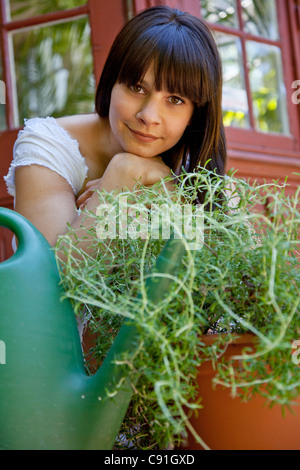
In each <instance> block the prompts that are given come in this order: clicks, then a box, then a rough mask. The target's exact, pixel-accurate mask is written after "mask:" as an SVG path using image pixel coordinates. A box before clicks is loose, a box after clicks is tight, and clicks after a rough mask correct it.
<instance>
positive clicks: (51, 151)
mask: <svg viewBox="0 0 300 470" xmlns="http://www.w3.org/2000/svg"><path fill="white" fill-rule="evenodd" d="M24 123H25V126H24V129H22V130H21V131H20V132H19V134H18V137H17V140H16V142H15V144H14V148H13V161H12V163H11V165H10V168H9V171H8V174H7V176H5V177H4V180H5V182H6V185H7V190H8V193H9V194H11V195H12V196H14V197H15V169H16V168H17V167H18V166H27V165H32V164H34V165H41V166H45V167H47V168H50V170H53V171H56V173H58V174H59V175H61V176H62V177H63V178H65V180H66V181H67V182H68V183H69V184H70V186H71V187H72V189H73V192H74V194H75V195H77V193H78V192H79V191H80V189H81V188H82V186H83V183H84V181H85V178H86V176H87V172H88V167H87V165H86V163H85V159H84V157H83V156H82V155H81V153H80V151H79V144H78V142H77V140H74V139H72V138H71V136H70V135H69V134H68V132H67V131H66V130H65V129H64V128H63V127H61V126H59V124H58V123H57V121H56V119H54V118H53V117H46V118H33V119H28V120H26V119H25V121H24Z"/></svg>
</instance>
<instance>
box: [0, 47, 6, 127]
mask: <svg viewBox="0 0 300 470" xmlns="http://www.w3.org/2000/svg"><path fill="white" fill-rule="evenodd" d="M5 101H6V94H5V83H4V80H3V70H2V56H1V38H0V131H3V130H5V129H6V116H5V106H6V104H5Z"/></svg>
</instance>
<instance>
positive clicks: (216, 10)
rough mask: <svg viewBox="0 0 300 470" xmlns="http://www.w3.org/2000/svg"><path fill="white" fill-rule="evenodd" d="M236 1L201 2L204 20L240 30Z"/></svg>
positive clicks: (206, 0) (211, 0)
mask: <svg viewBox="0 0 300 470" xmlns="http://www.w3.org/2000/svg"><path fill="white" fill-rule="evenodd" d="M235 2H236V0H201V10H202V15H203V18H204V19H205V20H207V21H210V22H211V23H222V24H223V25H225V26H231V27H233V28H238V17H237V11H236V3H235Z"/></svg>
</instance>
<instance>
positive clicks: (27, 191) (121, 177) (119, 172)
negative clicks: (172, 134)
mask: <svg viewBox="0 0 300 470" xmlns="http://www.w3.org/2000/svg"><path fill="white" fill-rule="evenodd" d="M170 174H171V172H170V169H169V168H168V167H167V166H166V165H165V164H164V163H163V162H162V159H161V158H160V157H154V158H143V157H139V156H137V155H134V154H129V153H121V154H117V155H115V156H114V157H113V158H112V160H111V161H110V163H109V165H108V166H107V168H106V170H105V172H104V174H103V176H102V178H100V179H99V180H98V184H97V187H94V188H93V189H98V190H99V191H101V190H102V189H104V190H106V191H107V192H111V191H117V192H120V191H122V189H123V188H124V189H125V188H127V189H129V190H131V191H132V190H133V188H134V186H135V185H136V182H137V180H139V181H140V182H141V183H142V184H144V185H147V186H151V185H153V184H155V183H156V182H157V181H159V180H160V179H162V178H164V177H166V176H169V175H170ZM170 189H171V188H170ZM98 206H99V195H98V194H97V192H93V194H91V195H90V197H89V198H88V200H87V201H86V209H87V210H89V211H92V212H93V213H96V210H97V207H98ZM15 208H16V211H17V212H19V213H20V214H22V215H24V216H25V217H26V218H27V219H28V220H30V221H31V222H32V223H33V224H34V225H35V226H36V227H37V228H38V229H39V230H40V232H41V233H42V234H43V235H44V236H45V238H46V239H47V240H48V242H49V243H50V245H51V246H54V245H55V244H56V241H57V237H58V235H63V234H65V233H67V232H68V230H69V227H68V224H69V225H70V226H71V227H72V228H73V229H75V230H76V232H77V233H78V237H79V238H80V234H81V231H82V235H86V228H87V227H90V226H91V224H93V223H94V219H93V218H92V217H90V218H89V217H88V216H87V215H86V214H83V215H78V213H77V211H76V202H75V196H74V193H73V190H72V188H71V186H70V185H69V184H68V183H67V181H66V180H65V179H64V178H63V177H61V176H60V175H59V174H57V173H56V172H54V171H52V170H49V169H48V168H46V167H42V166H38V165H30V166H24V167H18V168H17V169H16V207H15ZM89 244H90V240H88V239H86V240H85V241H82V242H80V248H81V249H83V250H87V251H88V247H89Z"/></svg>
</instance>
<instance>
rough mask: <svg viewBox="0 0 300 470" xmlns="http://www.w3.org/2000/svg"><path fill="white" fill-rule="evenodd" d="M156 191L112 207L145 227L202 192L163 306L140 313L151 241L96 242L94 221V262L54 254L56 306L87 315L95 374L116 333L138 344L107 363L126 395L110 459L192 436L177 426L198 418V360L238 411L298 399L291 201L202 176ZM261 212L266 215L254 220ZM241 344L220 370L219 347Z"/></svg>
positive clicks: (68, 248)
mask: <svg viewBox="0 0 300 470" xmlns="http://www.w3.org/2000/svg"><path fill="white" fill-rule="evenodd" d="M189 181H193V185H192V184H190V186H189V184H188V182H189ZM158 186H159V185H156V186H155V187H153V188H146V187H138V188H137V191H136V192H135V193H133V194H129V193H127V194H126V193H123V194H122V196H124V195H125V196H128V198H130V204H134V203H135V204H137V203H138V204H139V205H140V207H141V206H142V207H144V208H146V213H145V212H144V213H143V215H144V218H145V214H146V215H147V216H148V215H149V217H150V216H151V208H152V207H153V204H154V203H155V205H156V206H161V205H163V204H166V203H167V204H168V205H169V206H170V207H172V206H173V205H174V204H175V205H176V204H177V203H179V201H182V200H183V199H182V197H184V198H185V199H184V200H185V204H190V203H191V201H193V200H194V196H195V188H197V189H200V190H202V191H205V192H206V203H205V210H204V213H203V219H204V242H203V246H202V248H201V249H198V250H189V249H187V250H186V254H185V257H184V260H183V263H182V266H181V269H180V271H179V272H178V273H177V275H176V276H174V283H173V286H172V289H171V290H170V292H168V295H167V297H166V298H165V299H164V301H163V302H161V303H159V304H158V305H153V304H150V302H149V301H148V299H147V292H146V291H145V279H146V277H147V276H149V275H151V272H152V269H153V265H154V264H155V259H156V257H157V255H158V254H159V253H160V251H161V248H162V246H163V245H164V243H165V240H164V239H163V237H162V236H160V238H158V239H153V238H151V237H149V236H148V238H142V237H140V238H137V239H132V238H130V237H127V238H125V239H122V238H120V237H119V238H118V237H117V238H115V239H106V240H104V239H99V237H98V235H99V231H98V230H97V229H96V228H97V226H98V224H99V223H100V222H101V219H99V217H96V216H95V215H93V214H91V213H87V216H89V217H91V218H92V220H93V221H94V222H93V223H92V224H91V226H90V228H89V234H88V236H89V237H91V239H92V245H93V248H94V252H96V255H95V256H93V257H92V256H90V255H88V254H86V253H84V252H82V251H81V250H80V249H79V247H78V242H77V241H75V242H74V241H73V242H72V240H73V239H72V237H71V236H70V234H68V235H66V236H63V237H61V238H60V240H59V242H58V245H57V248H56V249H57V253H62V252H64V253H65V255H66V257H65V259H67V261H66V262H65V263H62V264H61V267H62V283H63V286H64V289H65V295H66V296H67V297H68V298H70V299H71V300H72V302H73V304H74V306H75V309H76V312H77V313H78V315H81V316H82V315H86V314H87V312H88V314H89V323H90V327H91V328H92V329H93V330H94V331H95V332H97V333H98V335H99V340H98V345H97V347H96V348H95V350H94V351H93V354H94V357H95V358H97V359H98V360H99V364H100V363H101V361H102V360H103V358H104V357H105V355H106V352H107V350H108V348H109V346H110V344H112V342H113V340H114V338H115V335H116V334H117V332H118V330H119V328H120V325H121V324H122V323H123V322H124V321H127V322H134V324H135V325H136V326H137V328H138V330H139V333H140V344H139V347H138V348H137V350H136V351H135V353H134V354H132V355H129V354H128V355H126V356H123V357H120V358H119V360H118V363H119V364H120V366H121V365H122V366H124V364H127V365H128V368H127V373H130V374H131V377H132V384H133V385H132V386H133V388H134V397H133V400H132V403H131V405H130V408H129V410H128V413H127V416H126V419H125V420H124V423H123V427H122V429H121V432H120V435H119V438H118V441H117V442H116V446H117V447H121V448H122V447H124V446H125V447H126V445H128V442H127V440H128V441H130V442H131V445H133V446H134V447H135V448H137V449H139V448H142V449H151V448H152V449H161V448H168V446H172V445H176V444H178V443H180V441H181V440H182V439H183V438H184V436H185V433H186V428H187V427H188V428H189V430H190V431H191V432H192V433H194V434H195V431H194V430H193V429H192V428H191V426H190V424H189V422H188V416H189V414H190V413H191V412H192V411H193V410H195V409H197V408H200V407H201V402H200V403H199V402H196V401H195V397H196V396H197V385H196V381H195V378H196V375H197V368H198V367H199V365H201V363H202V362H203V361H205V360H212V361H213V362H214V364H215V368H216V376H215V379H214V381H215V382H216V383H217V384H222V385H223V386H225V387H231V389H232V393H233V394H235V395H239V396H240V397H241V398H242V399H244V400H247V399H249V398H251V396H253V394H255V393H258V394H261V395H262V396H264V397H265V398H266V400H267V402H268V403H269V404H270V405H271V406H272V405H273V404H274V403H279V404H280V405H283V406H288V405H289V404H291V403H292V402H293V399H294V398H295V397H296V396H297V395H298V394H299V391H300V367H299V366H297V365H296V364H294V363H293V361H292V353H293V350H292V343H293V341H295V340H297V339H298V338H299V333H300V318H299V314H300V308H299V305H300V296H299V288H300V270H299V251H297V250H299V220H300V215H299V191H300V190H299V191H298V192H297V194H295V195H294V196H290V197H289V196H287V195H286V193H285V191H286V189H285V187H281V186H279V185H278V184H277V183H275V182H274V183H273V184H263V185H259V184H254V185H250V184H249V183H247V182H245V181H243V180H239V179H236V178H234V177H225V178H224V177H219V176H217V175H215V174H213V173H210V172H208V171H207V170H205V169H201V171H200V172H198V173H196V174H194V173H193V174H184V175H183V176H182V177H181V179H180V181H179V183H178V189H177V190H176V197H173V198H172V199H171V198H170V196H169V195H168V194H167V192H166V191H163V190H162V189H163V188H159V187H158ZM141 189H142V191H141ZM217 192H219V193H221V194H223V196H224V202H223V204H222V205H221V203H217V204H216V200H217V199H216V194H217ZM99 198H100V201H99V204H100V203H109V204H111V206H112V207H114V208H115V209H116V210H115V212H113V213H114V216H116V214H117V218H118V214H119V212H118V208H119V207H120V205H119V202H120V198H119V197H118V196H113V195H111V194H107V193H105V192H101V193H99ZM267 202H268V214H267V215H266V214H265V212H264V211H262V210H261V209H262V207H265V205H266V203H267ZM213 203H215V204H213ZM194 207H195V206H194ZM213 207H214V209H212V208H213ZM147 220H148V222H149V219H147ZM119 222H120V220H118V224H117V227H119ZM131 222H134V217H133V220H131ZM164 222H165V221H164ZM164 222H163V223H164ZM177 222H178V221H176V220H175V221H174V227H175V228H176V223H177ZM117 233H119V232H118V231H117ZM97 234H98V235H97ZM183 242H184V243H185V242H186V241H185V240H184V239H183ZM156 276H157V275H156ZM157 278H158V284H157V286H158V287H157V288H158V289H159V288H160V284H159V277H158V276H157ZM138 292H139V293H141V296H140V297H137V293H138ZM211 333H216V336H215V341H214V342H213V343H212V344H211V345H206V344H205V342H204V340H203V339H204V338H205V337H206V336H207V335H209V334H211ZM243 333H251V334H252V335H253V336H254V338H255V350H253V351H251V352H249V351H245V352H244V353H243V354H242V355H241V356H239V357H234V358H232V359H231V360H226V361H225V360H224V357H223V353H224V351H225V350H226V345H227V344H228V343H230V342H232V341H234V339H235V338H236V336H237V335H241V334H243ZM217 359H218V360H217ZM128 371H129V372H128ZM195 437H196V439H197V440H198V442H200V443H202V441H201V436H195ZM202 444H203V443H202ZM204 446H205V444H204Z"/></svg>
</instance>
